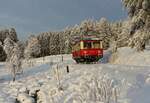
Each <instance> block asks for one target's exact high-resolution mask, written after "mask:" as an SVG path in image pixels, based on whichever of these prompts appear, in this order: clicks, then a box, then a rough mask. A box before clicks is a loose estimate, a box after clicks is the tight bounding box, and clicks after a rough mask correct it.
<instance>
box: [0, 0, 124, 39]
mask: <svg viewBox="0 0 150 103" xmlns="http://www.w3.org/2000/svg"><path fill="white" fill-rule="evenodd" d="M101 17H106V18H107V19H108V20H111V21H114V20H120V19H124V18H125V17H126V13H125V11H124V9H123V7H122V4H121V0H0V26H1V27H7V26H9V27H10V26H13V27H15V28H16V30H17V33H18V35H19V38H21V39H23V38H25V37H27V36H28V35H29V34H31V33H32V32H33V33H39V32H43V31H51V30H52V31H55V30H62V29H63V28H65V27H66V26H68V25H74V24H79V23H80V22H81V21H82V20H84V19H88V18H93V19H96V20H97V19H99V18H101Z"/></svg>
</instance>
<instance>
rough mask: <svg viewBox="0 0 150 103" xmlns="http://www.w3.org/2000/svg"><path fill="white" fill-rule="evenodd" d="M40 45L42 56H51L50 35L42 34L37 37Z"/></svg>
mask: <svg viewBox="0 0 150 103" xmlns="http://www.w3.org/2000/svg"><path fill="white" fill-rule="evenodd" d="M37 38H38V40H39V44H40V45H41V56H47V55H49V39H50V35H49V33H48V32H45V33H41V34H39V35H38V36H37Z"/></svg>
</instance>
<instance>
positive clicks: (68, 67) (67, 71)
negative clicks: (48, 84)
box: [66, 65, 69, 73]
mask: <svg viewBox="0 0 150 103" xmlns="http://www.w3.org/2000/svg"><path fill="white" fill-rule="evenodd" d="M66 69H67V73H69V66H68V65H67V67H66Z"/></svg>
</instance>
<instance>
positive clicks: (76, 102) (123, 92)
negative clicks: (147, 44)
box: [0, 48, 150, 103]
mask: <svg viewBox="0 0 150 103" xmlns="http://www.w3.org/2000/svg"><path fill="white" fill-rule="evenodd" d="M119 52H121V53H123V52H124V53H123V54H122V55H121V54H119V56H118V58H117V59H116V61H115V62H114V63H116V64H117V63H118V64H117V65H116V64H110V63H107V61H108V59H109V57H110V54H111V53H110V52H105V55H104V58H103V59H102V61H101V63H100V64H75V63H74V61H73V60H72V58H71V55H63V57H64V58H63V60H64V61H63V62H61V60H62V56H61V55H58V56H49V57H45V58H44V59H43V58H38V59H32V60H30V61H32V62H29V61H28V63H29V65H28V64H24V67H28V68H25V69H24V74H23V75H20V76H17V81H16V82H14V83H13V82H10V80H11V76H10V75H9V74H8V73H3V72H5V71H6V70H5V69H4V68H3V67H2V66H0V71H1V72H0V88H1V89H0V103H14V101H15V99H16V98H17V99H18V101H22V102H21V103H108V101H109V103H149V101H150V98H149V95H150V69H149V65H148V62H147V63H146V64H147V65H146V64H145V61H143V62H141V64H140V65H142V66H139V63H138V62H139V61H141V60H143V59H142V58H141V59H140V60H138V59H133V60H134V61H132V62H129V63H130V64H129V63H128V64H126V65H124V64H125V63H123V62H122V61H126V60H127V59H126V58H128V59H129V57H127V56H126V55H125V54H126V53H129V55H131V56H132V55H135V56H133V57H132V58H136V55H139V54H135V52H134V51H132V50H130V49H129V48H121V49H120V50H119ZM149 52H150V51H149ZM144 55H145V56H144ZM146 55H148V51H146V54H145V53H143V54H142V55H141V57H146ZM123 56H124V57H123ZM119 58H123V60H119ZM146 59H147V61H148V58H146ZM117 60H118V61H119V62H117ZM119 63H120V64H119ZM132 63H133V65H132ZM142 63H143V64H142ZM122 64H123V65H122ZM136 64H138V65H136ZM67 65H68V66H69V73H67V71H66V66H67ZM145 65H146V66H145ZM29 66H31V67H29ZM32 66H33V67H32ZM116 101H117V102H116Z"/></svg>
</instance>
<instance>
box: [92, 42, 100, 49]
mask: <svg viewBox="0 0 150 103" xmlns="http://www.w3.org/2000/svg"><path fill="white" fill-rule="evenodd" d="M93 48H96V49H97V48H100V42H98V41H97V42H93Z"/></svg>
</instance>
